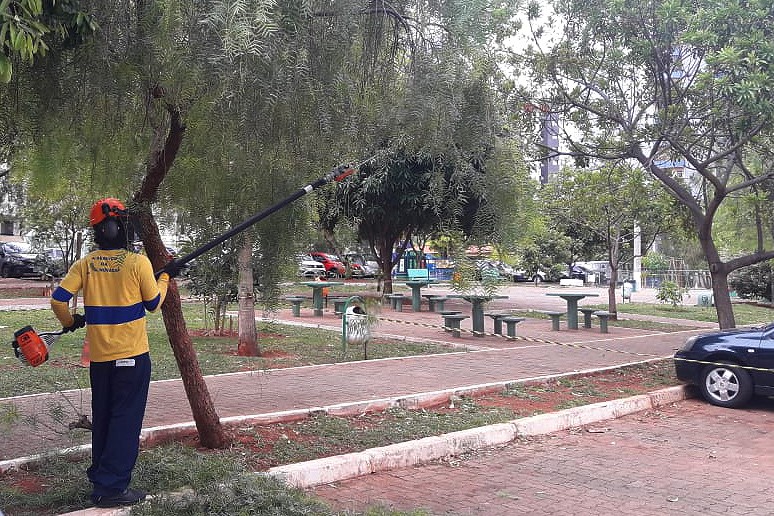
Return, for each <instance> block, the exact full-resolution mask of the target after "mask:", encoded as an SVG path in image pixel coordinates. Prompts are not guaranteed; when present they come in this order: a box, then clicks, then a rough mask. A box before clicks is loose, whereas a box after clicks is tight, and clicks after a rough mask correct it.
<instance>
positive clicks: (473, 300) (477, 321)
mask: <svg viewBox="0 0 774 516" xmlns="http://www.w3.org/2000/svg"><path fill="white" fill-rule="evenodd" d="M448 297H454V298H459V299H464V300H465V301H467V302H468V303H470V305H471V310H470V315H471V321H472V322H473V335H475V336H476V337H483V336H484V305H485V304H486V303H488V302H489V301H492V300H493V299H508V296H498V295H490V296H487V295H455V296H448Z"/></svg>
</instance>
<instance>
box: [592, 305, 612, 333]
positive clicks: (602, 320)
mask: <svg viewBox="0 0 774 516" xmlns="http://www.w3.org/2000/svg"><path fill="white" fill-rule="evenodd" d="M594 315H596V316H597V317H598V318H599V332H600V333H607V320H608V319H610V312H606V311H604V310H598V311H596V312H594Z"/></svg>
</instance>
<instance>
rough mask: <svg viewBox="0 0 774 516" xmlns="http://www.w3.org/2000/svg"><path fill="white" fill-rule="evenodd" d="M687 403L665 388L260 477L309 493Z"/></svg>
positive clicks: (680, 392)
mask: <svg viewBox="0 0 774 516" xmlns="http://www.w3.org/2000/svg"><path fill="white" fill-rule="evenodd" d="M688 397H690V392H689V390H688V389H687V388H686V387H685V386H677V387H669V388H666V389H661V390H659V391H655V392H653V393H650V394H643V395H639V396H633V397H630V398H624V399H620V400H612V401H604V402H601V403H595V404H593V405H585V406H582V407H575V408H571V409H567V410H562V411H559V412H552V413H548V414H540V415H537V416H532V417H528V418H523V419H516V420H513V421H510V422H508V423H500V424H496V425H489V426H484V427H479V428H472V429H469V430H463V431H460V432H452V433H449V434H445V435H441V436H435V437H426V438H424V439H419V440H416V441H408V442H403V443H398V444H393V445H390V446H383V447H380V448H372V449H370V450H365V451H362V452H356V453H348V454H345V455H338V456H335V457H327V458H324V459H316V460H311V461H306V462H299V463H296V464H288V465H285V466H277V467H274V468H271V469H269V470H268V471H267V472H266V473H265V474H267V475H272V476H275V477H278V478H280V479H282V480H283V481H284V482H285V483H287V484H289V485H291V486H293V487H298V488H308V487H313V486H317V485H321V484H329V483H332V482H337V481H340V480H346V479H349V478H355V477H359V476H362V475H367V474H370V473H377V472H380V471H387V470H390V469H395V468H403V467H408V466H416V465H419V464H424V463H427V462H431V461H434V460H438V459H442V458H444V457H450V456H456V455H460V454H462V453H466V452H471V451H475V450H478V449H481V448H488V447H492V446H498V445H503V444H507V443H509V442H511V441H514V440H516V439H518V438H520V437H529V436H535V435H543V434H549V433H552V432H557V431H560V430H565V429H568V428H573V427H578V426H583V425H588V424H591V423H597V422H599V421H604V420H608V419H615V418H618V417H621V416H625V415H628V414H633V413H635V412H640V411H643V410H648V409H652V408H656V407H659V406H661V405H666V404H668V403H673V402H676V401H681V400H684V399H686V398H688Z"/></svg>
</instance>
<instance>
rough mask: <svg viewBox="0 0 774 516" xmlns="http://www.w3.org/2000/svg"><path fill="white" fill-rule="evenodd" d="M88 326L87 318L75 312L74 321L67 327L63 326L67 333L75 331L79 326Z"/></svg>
mask: <svg viewBox="0 0 774 516" xmlns="http://www.w3.org/2000/svg"><path fill="white" fill-rule="evenodd" d="M84 326H86V318H85V317H84V316H83V315H81V314H73V323H72V324H71V325H70V326H67V327H66V328H62V330H63V331H64V332H65V333H68V332H71V331H75V330H77V329H78V328H83V327H84Z"/></svg>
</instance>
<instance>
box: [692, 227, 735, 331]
mask: <svg viewBox="0 0 774 516" xmlns="http://www.w3.org/2000/svg"><path fill="white" fill-rule="evenodd" d="M699 243H700V244H701V248H702V250H703V251H704V256H705V257H706V258H707V264H708V265H709V271H710V276H711V277H712V296H713V298H714V300H715V311H716V312H717V314H718V325H719V326H720V329H721V330H725V329H728V328H736V319H735V318H734V308H733V307H732V306H731V293H730V292H729V291H728V273H729V272H730V271H729V268H728V266H727V265H726V264H725V263H723V262H722V261H721V260H720V254H718V250H717V247H715V242H714V241H713V240H712V236H710V234H709V231H702V230H700V231H699Z"/></svg>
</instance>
